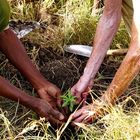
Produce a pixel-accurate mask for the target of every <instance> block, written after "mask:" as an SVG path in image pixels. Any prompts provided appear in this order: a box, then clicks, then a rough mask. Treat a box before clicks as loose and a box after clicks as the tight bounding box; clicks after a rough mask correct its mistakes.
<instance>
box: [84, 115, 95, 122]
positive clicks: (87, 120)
mask: <svg viewBox="0 0 140 140" xmlns="http://www.w3.org/2000/svg"><path fill="white" fill-rule="evenodd" d="M83 121H84V123H86V124H89V123H92V122H93V117H91V116H90V117H88V118H86V119H84V120H83Z"/></svg>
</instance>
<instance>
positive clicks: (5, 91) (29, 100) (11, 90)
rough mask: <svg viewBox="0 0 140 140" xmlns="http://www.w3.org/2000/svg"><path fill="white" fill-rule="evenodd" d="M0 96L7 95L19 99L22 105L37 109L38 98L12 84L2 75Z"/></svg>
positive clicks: (12, 98) (15, 99)
mask: <svg viewBox="0 0 140 140" xmlns="http://www.w3.org/2000/svg"><path fill="white" fill-rule="evenodd" d="M0 96H3V97H6V98H8V99H11V100H14V101H19V103H21V104H22V105H24V106H26V107H28V108H31V109H33V110H35V109H36V107H37V105H36V102H37V99H36V98H35V97H32V96H30V95H28V94H26V93H25V92H23V91H21V90H19V89H18V88H16V87H14V86H13V85H11V84H10V83H9V82H8V81H7V80H5V79H4V78H2V77H1V76H0Z"/></svg>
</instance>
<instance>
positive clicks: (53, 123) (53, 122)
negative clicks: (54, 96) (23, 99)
mask: <svg viewBox="0 0 140 140" xmlns="http://www.w3.org/2000/svg"><path fill="white" fill-rule="evenodd" d="M48 121H49V122H50V123H51V125H53V126H60V125H62V124H63V123H64V122H63V121H59V120H57V119H55V118H54V117H53V116H50V117H49V119H48Z"/></svg>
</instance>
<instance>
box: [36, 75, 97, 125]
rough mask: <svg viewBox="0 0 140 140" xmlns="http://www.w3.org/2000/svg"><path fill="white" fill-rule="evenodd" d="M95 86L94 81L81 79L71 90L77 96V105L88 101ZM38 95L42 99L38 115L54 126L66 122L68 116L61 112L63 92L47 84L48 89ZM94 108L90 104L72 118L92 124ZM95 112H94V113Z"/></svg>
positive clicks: (42, 90)
mask: <svg viewBox="0 0 140 140" xmlns="http://www.w3.org/2000/svg"><path fill="white" fill-rule="evenodd" d="M92 86H93V80H86V79H85V78H84V77H81V78H80V79H79V81H78V82H77V83H76V84H75V85H74V86H73V87H72V88H71V92H72V94H73V95H74V96H76V99H77V104H78V103H80V102H81V101H82V102H85V101H86V98H87V95H88V92H89V90H90V89H91V88H92ZM38 94H39V96H40V98H41V101H40V109H39V110H38V112H37V113H38V114H39V115H40V116H43V117H45V118H47V119H48V120H49V121H50V122H53V123H54V124H61V123H62V122H64V121H66V119H67V118H66V116H64V114H62V113H61V112H63V111H62V108H61V112H60V111H59V109H60V106H61V103H62V101H61V99H60V95H61V91H60V89H59V88H57V87H56V86H55V85H53V84H52V83H49V84H47V86H46V87H44V88H42V89H39V90H38ZM93 106H96V105H95V104H94V105H93V104H90V105H87V106H83V107H82V108H81V109H79V110H78V111H76V112H75V113H74V114H72V118H73V121H74V122H82V121H84V122H86V123H90V122H92V121H93V115H94V116H95V114H94V113H91V111H92V110H94V108H93ZM89 110H90V111H89ZM92 112H93V111H92Z"/></svg>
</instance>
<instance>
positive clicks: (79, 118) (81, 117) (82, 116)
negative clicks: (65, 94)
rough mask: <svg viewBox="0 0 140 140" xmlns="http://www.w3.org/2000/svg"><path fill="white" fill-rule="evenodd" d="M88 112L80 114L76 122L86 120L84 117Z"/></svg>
mask: <svg viewBox="0 0 140 140" xmlns="http://www.w3.org/2000/svg"><path fill="white" fill-rule="evenodd" d="M87 115H88V114H82V115H81V116H79V117H78V118H76V119H75V120H74V122H77V123H80V122H82V121H84V119H85V118H86V117H87Z"/></svg>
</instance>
